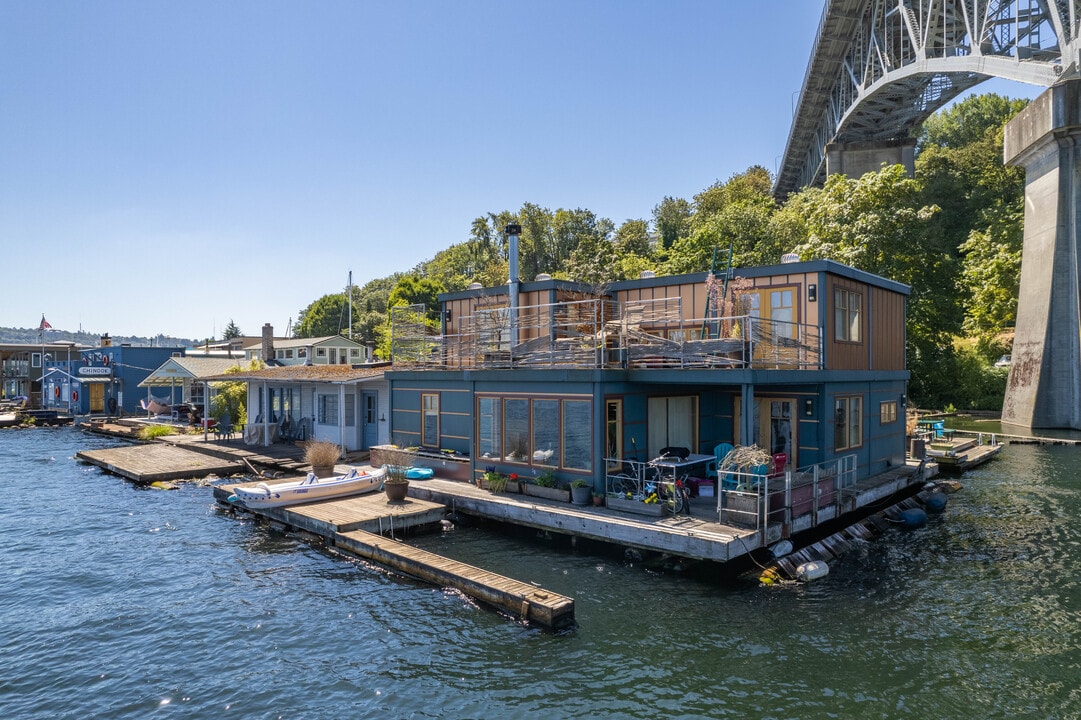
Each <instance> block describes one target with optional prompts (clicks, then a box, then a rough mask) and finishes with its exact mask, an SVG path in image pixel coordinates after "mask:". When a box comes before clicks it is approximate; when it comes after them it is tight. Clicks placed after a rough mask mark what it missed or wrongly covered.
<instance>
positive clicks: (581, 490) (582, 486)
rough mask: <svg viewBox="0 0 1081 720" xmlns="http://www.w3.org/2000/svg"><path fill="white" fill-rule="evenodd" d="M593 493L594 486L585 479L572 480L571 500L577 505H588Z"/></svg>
mask: <svg viewBox="0 0 1081 720" xmlns="http://www.w3.org/2000/svg"><path fill="white" fill-rule="evenodd" d="M592 495H593V487H592V486H591V485H590V484H589V483H587V482H586V481H585V480H582V479H578V480H574V481H572V482H571V502H572V503H574V504H575V505H588V504H589V502H590V497H591V496H592Z"/></svg>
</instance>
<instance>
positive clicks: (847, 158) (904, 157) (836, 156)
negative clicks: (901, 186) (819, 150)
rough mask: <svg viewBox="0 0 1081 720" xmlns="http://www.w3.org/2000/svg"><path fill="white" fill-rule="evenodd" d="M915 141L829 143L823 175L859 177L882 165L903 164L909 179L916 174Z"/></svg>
mask: <svg viewBox="0 0 1081 720" xmlns="http://www.w3.org/2000/svg"><path fill="white" fill-rule="evenodd" d="M915 149H916V140H915V139H911V138H906V139H904V140H881V141H876V142H851V143H830V144H829V145H827V146H826V174H827V175H836V174H837V173H840V174H842V175H844V176H845V177H849V178H853V179H856V178H860V177H862V176H864V175H866V174H867V173H869V172H878V171H879V170H881V169H882V166H883V165H904V166H905V171H906V172H907V173H908V176H909V177H912V176H913V175H915V173H916V161H915Z"/></svg>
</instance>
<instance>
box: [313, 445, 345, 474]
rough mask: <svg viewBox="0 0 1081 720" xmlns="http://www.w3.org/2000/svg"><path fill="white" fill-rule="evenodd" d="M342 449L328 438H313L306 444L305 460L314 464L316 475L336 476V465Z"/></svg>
mask: <svg viewBox="0 0 1081 720" xmlns="http://www.w3.org/2000/svg"><path fill="white" fill-rule="evenodd" d="M341 454H342V451H341V448H339V447H338V446H337V445H336V444H334V443H332V442H328V441H326V440H312V441H310V442H308V443H307V444H306V445H305V446H304V462H306V463H308V464H309V465H311V466H312V472H313V473H315V476H316V477H320V478H326V477H333V476H334V465H335V464H337V462H338V458H340V457H341Z"/></svg>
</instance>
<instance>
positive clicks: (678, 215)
mask: <svg viewBox="0 0 1081 720" xmlns="http://www.w3.org/2000/svg"><path fill="white" fill-rule="evenodd" d="M693 214H694V213H693V211H692V209H691V204H690V203H689V202H687V201H686V200H684V199H683V198H674V197H669V196H667V195H666V196H665V198H664V200H661V202H660V203H658V204H657V205H656V206H655V207H654V208H653V225H654V227H656V229H657V232H658V234H660V236H661V247H662V248H665V249H667V248H670V247H672V245H673V244H674V243H675V242H676V240H678V239H679V238H681V237H686V236H687V234H688V233H689V231H690V225H691V217H692V216H693Z"/></svg>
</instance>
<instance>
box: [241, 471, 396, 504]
mask: <svg viewBox="0 0 1081 720" xmlns="http://www.w3.org/2000/svg"><path fill="white" fill-rule="evenodd" d="M386 475H387V470H386V468H378V469H373V468H367V469H365V470H358V469H357V468H353V469H352V470H350V471H349V472H348V473H346V474H345V475H336V476H334V477H327V478H319V477H316V476H315V473H308V476H307V477H306V478H304V479H303V480H290V481H287V482H275V483H268V482H261V483H258V484H256V485H249V486H246V487H240V486H238V487H236V488H234V489H233V494H232V495H230V496H229V501H230V502H234V503H237V504H238V505H243V506H244V507H246V508H267V507H281V506H283V505H295V504H297V503H303V502H311V501H313V500H328V499H331V498H336V497H345V496H348V495H360V494H362V493H367V492H372V491H373V490H378V489H379V488H380V487H382V485H383V480H384V478H385V477H386Z"/></svg>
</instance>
